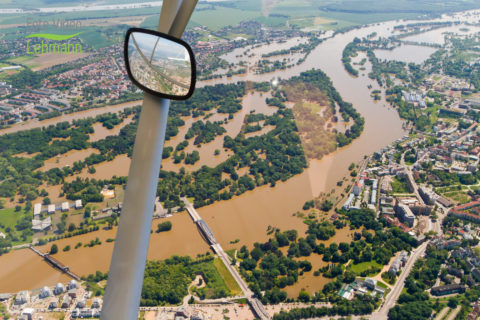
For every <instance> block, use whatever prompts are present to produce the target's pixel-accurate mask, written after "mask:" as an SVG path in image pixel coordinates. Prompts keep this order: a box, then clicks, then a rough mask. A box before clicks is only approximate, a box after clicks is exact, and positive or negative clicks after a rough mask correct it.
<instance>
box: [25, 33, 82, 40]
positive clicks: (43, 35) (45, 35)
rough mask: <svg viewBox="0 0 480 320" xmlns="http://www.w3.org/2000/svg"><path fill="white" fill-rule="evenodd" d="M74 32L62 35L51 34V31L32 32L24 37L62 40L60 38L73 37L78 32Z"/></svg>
mask: <svg viewBox="0 0 480 320" xmlns="http://www.w3.org/2000/svg"><path fill="white" fill-rule="evenodd" d="M80 33H81V32H79V33H75V34H70V35H63V34H51V33H34V34H31V35H28V36H26V37H25V38H43V39H48V40H55V41H62V40H68V39H71V38H73V37H76V36H78V35H79V34H80Z"/></svg>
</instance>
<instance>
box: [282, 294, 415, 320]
mask: <svg viewBox="0 0 480 320" xmlns="http://www.w3.org/2000/svg"><path fill="white" fill-rule="evenodd" d="M375 308H376V301H375V298H372V297H371V296H369V295H362V296H355V298H354V299H353V300H346V299H342V300H338V301H335V304H334V305H333V306H332V307H320V308H316V307H314V306H311V307H308V308H294V309H292V310H290V311H280V313H278V314H275V315H274V316H273V319H274V320H295V319H298V320H300V319H310V318H323V317H334V316H348V315H367V314H370V313H372V312H373V310H375ZM412 319H414V318H412Z"/></svg>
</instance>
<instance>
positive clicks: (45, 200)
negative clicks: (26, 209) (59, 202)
mask: <svg viewBox="0 0 480 320" xmlns="http://www.w3.org/2000/svg"><path fill="white" fill-rule="evenodd" d="M50 203H52V202H51V201H50V198H49V197H45V198H43V204H44V205H46V206H47V205H49V204H50Z"/></svg>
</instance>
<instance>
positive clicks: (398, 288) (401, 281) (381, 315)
mask: <svg viewBox="0 0 480 320" xmlns="http://www.w3.org/2000/svg"><path fill="white" fill-rule="evenodd" d="M427 245H428V242H424V243H422V244H421V245H420V246H419V247H418V248H416V249H415V250H413V251H412V253H411V254H410V257H409V258H408V261H407V263H406V264H405V267H404V268H403V270H402V273H401V274H400V276H399V277H398V279H397V282H396V283H395V286H394V287H393V288H392V291H390V293H389V294H388V295H387V297H386V298H385V302H384V303H383V305H382V306H381V307H380V309H378V310H377V311H375V312H374V313H373V314H372V315H371V316H370V319H375V320H377V319H378V320H382V319H387V318H388V311H389V310H390V308H392V307H393V306H394V305H395V303H396V302H397V300H398V297H399V296H400V294H401V293H402V290H403V287H404V285H405V279H406V278H407V276H408V274H409V273H410V271H411V270H412V268H413V265H414V264H415V261H417V259H418V258H420V257H421V256H423V254H424V253H425V250H426V249H427Z"/></svg>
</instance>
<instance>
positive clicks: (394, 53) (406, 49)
mask: <svg viewBox="0 0 480 320" xmlns="http://www.w3.org/2000/svg"><path fill="white" fill-rule="evenodd" d="M435 51H437V49H435V48H432V47H424V46H415V45H408V44H402V45H401V46H399V47H397V48H395V49H393V50H375V56H377V58H378V59H380V60H396V61H403V62H406V63H410V62H413V63H416V64H420V63H423V62H424V61H425V60H427V59H428V58H429V57H430V56H431V55H432V54H433V53H434V52H435Z"/></svg>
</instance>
